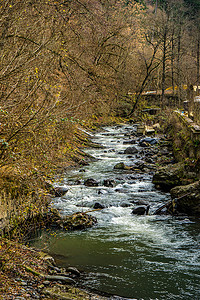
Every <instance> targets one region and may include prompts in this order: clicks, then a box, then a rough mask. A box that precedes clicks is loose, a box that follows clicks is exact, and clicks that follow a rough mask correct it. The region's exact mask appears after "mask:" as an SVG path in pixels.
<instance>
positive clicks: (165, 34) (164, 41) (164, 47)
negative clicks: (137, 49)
mask: <svg viewBox="0 0 200 300" xmlns="http://www.w3.org/2000/svg"><path fill="white" fill-rule="evenodd" d="M166 50H167V27H166V26H165V30H164V36H163V59H162V95H161V106H162V107H164V104H165V103H164V102H165V79H166V76H165V73H166Z"/></svg>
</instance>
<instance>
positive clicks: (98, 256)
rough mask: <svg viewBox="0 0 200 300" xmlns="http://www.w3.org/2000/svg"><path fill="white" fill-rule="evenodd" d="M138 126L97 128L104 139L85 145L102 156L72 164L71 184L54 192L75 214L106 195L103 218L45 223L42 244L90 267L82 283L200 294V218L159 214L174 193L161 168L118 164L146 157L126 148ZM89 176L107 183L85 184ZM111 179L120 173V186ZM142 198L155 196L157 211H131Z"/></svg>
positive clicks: (62, 261) (152, 293)
mask: <svg viewBox="0 0 200 300" xmlns="http://www.w3.org/2000/svg"><path fill="white" fill-rule="evenodd" d="M134 130H136V127H134V126H129V125H121V126H113V127H112V126H110V127H105V128H104V130H102V131H101V132H98V133H96V134H94V136H93V138H92V140H93V141H94V142H96V143H99V144H101V145H102V146H103V147H102V148H91V149H86V150H85V151H86V152H87V153H88V154H90V155H92V156H94V157H95V158H97V160H96V161H93V162H91V163H90V164H89V165H88V166H84V167H83V168H80V169H74V170H70V171H68V172H67V173H66V176H65V178H64V179H63V180H62V182H60V185H62V186H63V185H64V186H68V187H69V191H68V192H67V193H66V194H65V195H64V196H62V197H57V198H55V199H54V200H53V205H54V207H56V208H57V209H58V210H59V211H60V212H61V214H63V215H69V214H72V213H74V212H78V211H83V212H84V211H89V210H92V209H93V206H94V204H95V203H97V202H98V203H100V204H101V205H103V206H105V208H104V209H102V210H99V211H94V212H92V213H91V214H92V215H94V216H95V217H96V218H97V220H98V223H97V225H96V226H94V227H93V228H90V229H87V230H83V231H74V232H52V231H50V232H49V231H44V232H42V234H41V236H40V237H38V238H37V239H36V240H35V242H34V246H36V247H40V248H41V247H45V246H46V247H47V248H48V251H49V252H50V253H51V254H52V255H53V256H55V258H56V261H57V263H58V264H59V265H60V266H63V267H65V266H69V265H70V266H75V267H77V268H78V269H79V270H81V271H83V273H82V276H81V278H80V282H79V284H81V285H82V286H85V287H88V288H91V289H94V290H98V291H102V292H107V293H110V294H113V295H117V296H121V297H122V299H124V298H126V299H200V286H199V282H200V249H199V241H200V223H199V221H198V220H196V219H191V218H188V217H187V216H183V217H173V216H169V215H168V216H166V215H160V216H159V215H157V216H156V215H153V214H152V213H153V211H155V210H156V208H158V207H159V206H160V205H162V204H163V203H165V202H167V201H168V200H169V199H170V195H169V194H168V193H164V192H162V191H159V190H156V189H155V187H154V185H153V184H152V174H153V173H152V172H148V173H144V172H136V173H135V172H133V171H125V170H116V169H114V166H115V165H116V163H118V162H124V163H125V164H126V165H130V166H131V165H133V163H135V161H137V160H140V159H141V155H142V154H141V155H140V153H142V152H139V154H138V153H137V154H133V155H127V154H124V150H125V149H126V148H127V147H128V146H130V145H128V144H124V141H125V140H127V136H128V135H129V134H130V132H131V131H134ZM136 147H137V148H138V150H139V151H142V148H140V147H139V145H138V144H136ZM153 147H154V148H156V146H153ZM87 178H93V179H95V180H97V181H98V182H99V183H100V185H99V186H96V187H87V186H85V185H84V184H83V182H84V180H85V179H87ZM105 179H113V180H115V182H116V184H115V186H114V187H106V186H103V185H102V183H103V180H105ZM137 201H139V202H140V201H144V202H146V203H148V204H150V212H149V215H144V216H137V215H133V214H132V213H131V212H132V209H133V207H136V206H137V205H136V203H137ZM111 299H117V298H112V297H111Z"/></svg>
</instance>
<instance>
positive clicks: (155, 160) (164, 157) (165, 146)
mask: <svg viewBox="0 0 200 300" xmlns="http://www.w3.org/2000/svg"><path fill="white" fill-rule="evenodd" d="M126 127H127V131H128V132H127V133H125V140H124V141H123V143H124V146H123V147H125V148H126V149H125V150H127V149H128V150H127V151H125V152H127V153H125V152H124V154H125V155H126V157H129V158H131V156H133V153H130V150H131V149H130V148H134V147H133V146H134V145H133V140H135V142H136V143H138V142H139V140H140V147H142V149H141V151H140V153H137V155H139V156H140V159H141V158H142V159H143V162H142V163H141V161H140V163H139V164H136V165H135V166H133V165H132V166H130V164H129V165H128V166H127V168H126V164H125V163H124V165H123V166H124V169H121V171H120V170H119V169H118V171H117V172H125V173H127V176H128V174H129V173H130V174H133V173H134V174H137V176H141V175H140V174H145V173H152V171H154V170H155V168H158V166H161V165H168V164H171V165H173V155H172V149H171V150H169V147H171V146H172V145H171V141H170V140H169V141H167V140H166V138H164V139H162V138H161V143H160V145H161V147H160V148H159V150H158V149H156V147H154V146H153V147H152V146H151V144H150V143H149V141H150V140H143V141H141V140H142V137H141V138H139V137H138V138H135V137H134V136H133V135H132V130H131V126H129V125H127V126H126ZM116 128H117V126H116ZM104 134H105V136H106V135H108V134H109V133H107V132H105V133H104ZM113 134H114V133H113ZM111 136H112V134H111ZM153 140H154V139H153ZM135 142H134V143H135ZM130 144H131V147H130ZM133 150H134V149H132V150H131V151H133ZM102 151H103V152H106V151H107V150H106V149H105V150H103V149H102ZM109 151H111V149H108V153H109ZM112 151H113V150H112ZM110 153H112V152H110ZM119 154H120V153H119ZM120 155H122V153H121V154H120ZM134 155H135V154H134ZM88 157H89V156H88ZM84 168H87V166H85V167H84ZM84 168H83V166H82V169H81V170H82V171H84ZM123 170H124V171H123ZM80 174H81V173H80ZM102 175H103V174H102ZM129 176H130V179H131V175H129ZM137 176H136V178H137ZM127 178H128V177H127ZM131 181H133V178H132V179H131ZM100 191H101V190H100ZM117 192H118V193H123V188H122V189H120V190H119V191H117ZM102 193H103V191H102ZM127 204H128V203H124V204H123V205H127ZM124 207H125V206H124ZM6 244H9V243H8V242H6ZM16 247H18V245H17V244H16ZM23 247H24V246H22V249H21V250H20V248H19V249H18V250H16V249H15V250H14V249H13V252H12V253H13V254H12V253H11V254H10V256H9V257H11V258H12V257H13V256H14V253H16V252H18V251H19V253H20V251H21V253H23V251H24V250H23V249H25V248H23ZM2 249H3V252H2V253H5V254H6V253H9V252H10V250H9V249H11V248H10V246H8V250H6V249H7V248H6V247H5V245H3V244H2ZM26 251H27V253H29V251H30V253H32V260H33V261H34V260H35V258H36V257H37V253H38V252H37V251H33V250H31V249H28V248H26ZM28 256H29V255H27V259H26V261H29V258H28ZM37 259H38V257H37ZM38 263H39V264H41V266H43V267H44V269H43V272H45V274H46V275H47V276H48V275H49V265H48V264H47V265H46V262H45V263H44V261H43V260H42V261H38V260H36V262H35V263H33V266H34V264H35V266H37V264H38ZM5 265H6V264H5ZM8 265H9V263H8ZM31 265H32V264H31V263H30V265H29V263H28V268H25V271H24V270H23V269H22V270H21V269H19V272H18V269H16V270H17V272H16V273H19V274H20V273H22V274H25V273H26V274H25V277H26V276H27V277H26V278H27V281H28V276H29V273H31V274H33V273H32V272H30V270H31V269H32V270H33V271H34V272H35V269H34V268H31ZM15 266H17V268H18V266H20V267H21V262H17V261H16V262H15V264H14V269H15V268H16V267H15ZM45 268H46V269H45ZM56 268H57V267H56ZM5 270H6V269H5ZM5 270H4V271H3V276H4V275H5V274H6V276H7V275H8V274H9V272H10V271H9V267H8V271H9V272H7V270H6V272H5ZM58 270H59V272H58V274H60V269H59V268H57V271H58ZM51 271H52V270H51ZM57 271H56V273H55V274H56V275H58V274H57ZM36 272H37V268H36ZM61 272H63V271H61ZM37 273H39V272H37ZM13 274H15V272H14V273H12V276H11V277H12V278H13ZM64 275H65V276H66V275H69V274H66V273H65V272H64ZM31 276H32V275H31ZM34 276H36V277H35V279H34V280H36V279H37V280H36V281H37V282H39V283H40V282H43V281H45V282H46V281H49V280H46V278H45V277H42V276H39V277H38V274H36V273H35V274H34ZM14 278H15V277H14ZM3 279H5V277H3ZM7 279H8V281H7V282H9V277H7ZM21 279H22V280H23V276H22V278H21ZM72 279H73V278H72ZM18 283H19V285H18ZM39 283H38V284H39ZM15 284H16V287H17V286H18V287H19V290H20V289H21V290H23V288H22V286H23V284H22V285H21V284H20V280H19V281H18V280H16V282H15V281H14V283H12V282H10V285H11V286H15ZM41 285H42V284H41ZM48 285H49V286H48ZM27 286H28V290H29V288H30V286H34V284H30V285H29V284H28V285H27ZM39 286H40V284H39ZM47 286H48V288H47ZM47 286H46V291H47V293H54V294H55V293H56V292H57V293H61V290H60V289H62V288H64V287H62V286H60V285H59V284H58V283H56V284H55V282H54V283H53V282H50V283H48V284H47ZM53 286H54V287H53ZM34 288H35V292H36V291H37V292H38V293H39V294H38V296H39V297H52V294H51V295H46V294H45V293H44V290H45V289H44V288H45V286H43V287H42V288H43V289H41V290H38V285H37V286H35V287H34ZM69 290H70V288H69V287H68V288H67V293H69ZM72 290H73V293H75V295H73V293H72V294H71V295H70V296H69V297H71V298H69V299H73V298H72V296H73V297H75V299H87V298H86V295H89V296H88V297H91V294H90V293H88V294H84V296H82V295H81V293H82V292H79V291H78V290H76V289H74V288H73V289H72ZM7 292H8V293H9V291H7ZM64 292H65V293H66V288H65V289H64ZM4 293H5V291H4ZM19 293H20V292H19ZM62 293H63V291H62ZM59 295H60V294H59ZM8 296H9V297H10V296H11V295H8ZM65 296H66V297H68V296H67V295H65ZM19 297H20V295H19ZM27 297H29V296H27ZM53 297H60V296H55V295H54V296H53ZM63 297H64V296H63ZM78 297H79V298H78ZM80 297H85V298H80ZM92 297H101V296H97V295H94V294H93V296H92ZM4 299H5V294H4ZM8 299H12V298H8ZM25 299H26V298H25ZM27 299H28V298H27ZM33 299H34V298H33ZM36 299H37V297H36ZM47 299H49V298H47ZM50 299H51V298H50ZM58 299H59V298H58ZM63 299H67V298H63ZM92 299H101V298H92Z"/></svg>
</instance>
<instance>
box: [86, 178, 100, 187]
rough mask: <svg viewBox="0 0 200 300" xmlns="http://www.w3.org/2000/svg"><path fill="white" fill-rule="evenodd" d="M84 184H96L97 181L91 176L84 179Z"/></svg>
mask: <svg viewBox="0 0 200 300" xmlns="http://www.w3.org/2000/svg"><path fill="white" fill-rule="evenodd" d="M84 185H86V186H98V185H99V183H98V182H97V181H96V180H95V179H93V178H88V179H86V180H85V181H84Z"/></svg>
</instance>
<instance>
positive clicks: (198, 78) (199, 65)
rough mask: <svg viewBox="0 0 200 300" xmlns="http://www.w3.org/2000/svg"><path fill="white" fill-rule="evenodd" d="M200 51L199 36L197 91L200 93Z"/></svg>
mask: <svg viewBox="0 0 200 300" xmlns="http://www.w3.org/2000/svg"><path fill="white" fill-rule="evenodd" d="M199 52H200V36H198V41H197V93H198V94H199V92H200V89H199V85H200V70H199V69H200V61H199V54H200V53H199Z"/></svg>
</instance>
